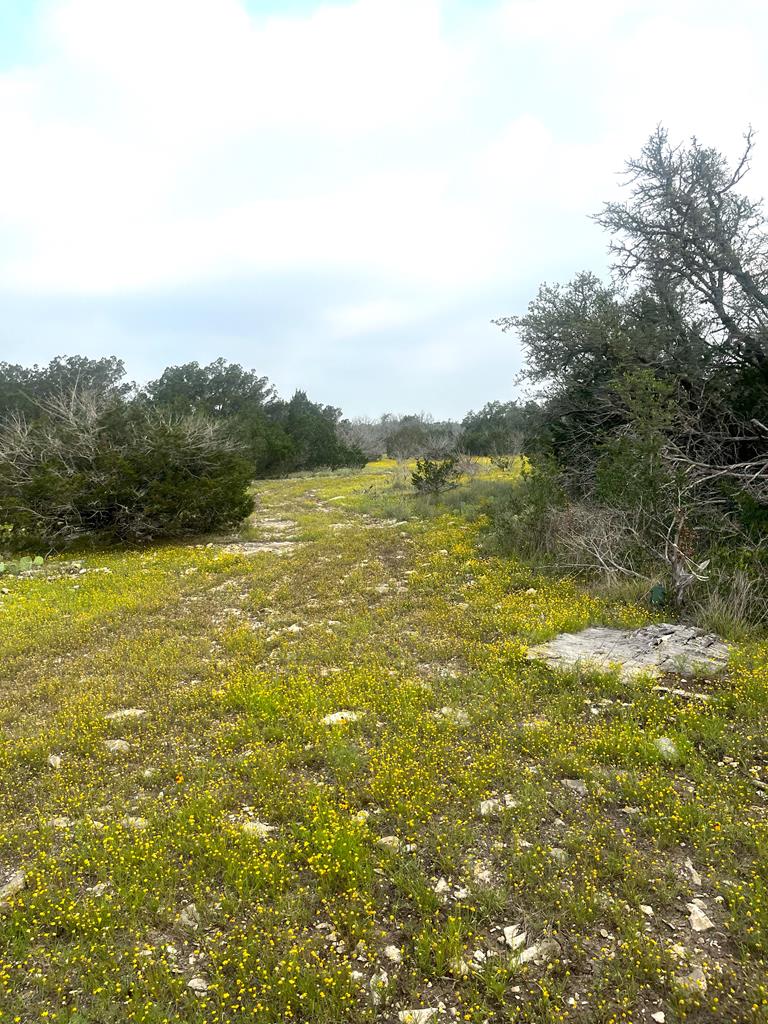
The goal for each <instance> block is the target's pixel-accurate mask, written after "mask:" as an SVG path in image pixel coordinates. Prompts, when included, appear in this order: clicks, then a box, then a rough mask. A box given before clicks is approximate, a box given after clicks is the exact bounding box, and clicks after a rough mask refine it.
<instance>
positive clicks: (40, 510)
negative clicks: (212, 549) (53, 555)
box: [0, 390, 252, 549]
mask: <svg viewBox="0 0 768 1024" xmlns="http://www.w3.org/2000/svg"><path fill="white" fill-rule="evenodd" d="M249 483H250V467H249V464H248V461H247V460H246V459H244V458H243V456H242V454H241V453H240V451H239V448H238V446H237V444H236V442H234V441H232V440H231V439H230V438H229V437H227V436H226V435H225V434H224V433H223V431H222V428H220V427H219V426H218V425H216V424H213V423H211V422H210V421H209V420H207V419H205V418H203V417H201V416H197V417H186V418H183V417H178V416H174V415H172V414H164V413H159V412H157V411H153V410H151V409H148V408H146V407H145V406H143V405H137V404H135V403H126V402H125V401H123V400H121V399H120V398H117V397H115V396H111V397H105V398H98V397H96V396H95V395H93V394H90V393H87V392H82V391H77V390H75V391H71V392H69V393H62V394H60V395H58V396H57V397H54V398H51V399H50V400H49V401H47V402H46V404H45V407H44V414H43V415H41V416H40V417H38V418H37V419H36V420H35V421H34V422H32V423H28V422H26V421H25V420H24V419H23V418H20V417H17V418H14V419H11V420H9V421H8V422H7V423H6V424H5V425H4V426H3V427H2V428H1V429H0V521H2V522H3V523H4V524H7V525H8V526H10V527H12V532H11V533H10V538H11V542H12V544H13V546H14V547H15V548H17V549H19V548H29V547H33V546H40V545H45V546H51V547H62V546H65V545H67V544H70V543H72V542H73V541H75V540H77V539H79V538H82V537H93V538H96V537H98V538H103V539H105V540H113V541H114V540H117V541H145V540H152V539H158V538H164V537H177V536H182V535H185V534H193V533H204V532H208V531H211V530H215V529H219V528H222V527H226V526H231V525H234V524H235V523H237V522H239V521H241V520H242V519H244V518H245V516H246V515H247V514H248V512H249V510H250V508H251V504H252V503H251V499H250V497H249V495H248V487H249Z"/></svg>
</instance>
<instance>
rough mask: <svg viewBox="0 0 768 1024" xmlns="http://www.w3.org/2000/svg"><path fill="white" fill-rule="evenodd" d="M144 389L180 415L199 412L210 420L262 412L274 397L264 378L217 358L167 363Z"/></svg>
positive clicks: (163, 405) (156, 400)
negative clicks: (200, 362)
mask: <svg viewBox="0 0 768 1024" xmlns="http://www.w3.org/2000/svg"><path fill="white" fill-rule="evenodd" d="M145 390H146V394H147V395H148V396H149V398H150V399H151V401H152V402H153V403H154V404H155V405H157V406H158V407H160V408H163V409H166V410H168V411H171V412H175V413H178V414H179V415H183V416H189V415H192V414H194V413H197V412H203V413H205V414H206V415H207V416H210V417H212V418H213V419H218V418H223V419H232V418H234V417H239V416H245V417H252V416H253V415H254V414H255V413H257V412H264V410H266V409H267V408H268V407H269V405H270V403H271V402H273V401H274V400H275V397H276V395H275V389H274V388H273V386H272V385H271V384H270V383H269V381H268V380H267V378H266V377H259V376H258V375H257V374H256V373H254V372H253V370H245V369H243V367H242V366H240V365H239V364H238V363H227V361H226V360H225V359H221V358H220V359H216V360H215V361H214V362H212V363H209V364H208V365H207V366H200V364H199V363H196V362H193V363H184V364H183V365H182V366H169V367H168V369H167V370H165V371H164V372H163V374H162V376H161V377H159V378H158V379H157V380H154V381H151V382H150V383H149V384H147V386H146V389H145Z"/></svg>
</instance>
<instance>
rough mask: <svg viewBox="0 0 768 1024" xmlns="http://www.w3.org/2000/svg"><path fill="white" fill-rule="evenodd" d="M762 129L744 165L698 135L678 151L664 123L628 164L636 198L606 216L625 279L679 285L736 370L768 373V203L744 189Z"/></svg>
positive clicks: (748, 146) (748, 144)
mask: <svg viewBox="0 0 768 1024" xmlns="http://www.w3.org/2000/svg"><path fill="white" fill-rule="evenodd" d="M753 145H754V133H753V132H752V130H751V129H750V130H749V131H748V132H747V133H746V135H745V147H744V150H743V152H742V154H741V157H740V159H739V160H738V161H737V163H736V166H735V168H731V167H729V165H728V162H727V161H726V159H725V157H724V156H723V155H722V154H721V153H719V152H718V151H717V150H715V149H712V148H708V147H704V146H702V145H701V144H700V143H699V142H698V140H697V139H695V138H693V139H692V140H691V143H690V145H689V146H688V147H687V148H686V147H684V146H672V145H670V143H669V139H668V135H667V132H666V130H665V129H664V128H662V127H659V128H657V130H656V131H655V132H654V134H653V135H651V137H650V139H649V140H648V142H647V143H646V144H645V146H644V147H643V149H642V152H641V154H640V156H639V157H638V158H637V159H633V160H630V161H628V163H627V165H626V173H627V177H628V183H629V186H630V197H629V199H628V200H627V201H626V202H623V203H606V204H605V206H604V208H603V211H602V212H601V213H600V214H598V215H597V217H596V220H597V222H598V223H599V224H601V225H602V226H603V227H604V228H606V229H607V230H608V231H609V232H611V234H612V239H611V247H610V248H611V252H612V253H613V255H614V257H615V269H616V271H617V273H618V275H619V277H620V278H621V279H622V280H629V281H633V282H636V283H640V284H641V285H644V286H646V287H647V288H648V289H649V290H651V291H652V292H657V291H659V289H668V288H671V289H673V290H675V291H676V292H677V294H678V296H679V300H680V301H681V303H682V305H683V306H684V307H685V309H686V311H687V313H688V315H689V317H692V318H694V319H696V320H697V323H698V324H699V325H700V327H703V329H704V331H705V332H706V337H707V340H708V343H709V344H710V345H711V346H712V347H713V348H714V349H716V351H717V354H718V356H719V358H720V360H721V361H722V362H724V363H726V364H731V363H736V364H741V365H747V366H750V367H752V368H755V369H757V370H758V371H761V372H763V373H765V369H766V361H767V360H768V233H766V223H765V217H764V214H763V210H762V204H761V203H759V202H754V201H753V200H751V199H749V198H748V197H747V196H746V195H744V194H742V193H739V192H738V191H737V187H738V185H739V184H740V183H741V181H742V180H743V178H744V175H745V174H746V173H747V171H748V170H749V163H750V156H751V153H752V149H753Z"/></svg>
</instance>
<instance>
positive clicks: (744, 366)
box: [495, 128, 768, 596]
mask: <svg viewBox="0 0 768 1024" xmlns="http://www.w3.org/2000/svg"><path fill="white" fill-rule="evenodd" d="M752 142H753V139H752V134H751V132H750V133H747V136H746V146H745V150H744V152H743V154H742V156H741V158H740V159H739V161H738V163H737V165H736V167H735V169H731V168H729V166H728V163H727V161H726V160H725V158H724V157H723V156H722V155H721V154H719V153H718V152H717V151H716V150H713V149H707V148H704V147H702V146H701V145H700V144H699V143H698V142H697V141H696V140H695V139H694V140H692V142H691V143H690V145H689V146H687V147H685V146H678V147H672V146H671V145H670V144H669V142H668V138H667V134H666V132H665V131H664V130H663V129H661V128H660V129H658V130H657V131H656V132H655V133H654V134H653V135H652V136H651V138H650V139H649V141H648V143H647V144H646V145H645V147H644V148H643V150H642V153H641V155H640V157H639V158H638V159H636V160H632V161H630V162H629V163H628V165H627V168H628V174H629V178H628V188H629V198H628V199H627V201H625V202H623V203H610V204H607V205H606V206H605V207H604V209H603V211H602V212H601V213H600V214H599V215H598V217H597V220H598V222H599V223H600V224H601V225H603V226H604V227H605V228H607V229H608V230H609V231H610V232H611V233H612V238H611V251H612V253H613V255H614V259H615V265H614V276H613V280H612V281H611V282H609V283H605V282H603V281H601V280H599V279H598V278H597V277H596V276H595V275H594V274H591V273H588V272H587V273H582V274H579V275H577V276H576V278H574V280H573V281H571V282H570V283H569V284H567V285H565V286H561V285H546V284H545V285H542V286H541V288H540V290H539V293H538V295H537V297H536V298H535V299H534V300H533V301H532V302H531V303H530V305H529V307H528V310H527V312H526V314H525V315H523V316H512V317H503V318H501V319H499V320H497V321H495V322H496V323H497V324H498V325H499V326H501V328H502V329H503V330H510V329H514V330H516V331H517V332H518V334H519V337H520V340H521V342H522V345H523V348H524V350H525V353H526V357H527V359H526V365H525V368H524V371H523V378H524V379H526V380H527V381H528V382H529V383H531V384H533V385H535V386H536V387H537V388H538V389H539V395H540V398H541V401H542V412H541V416H540V419H539V421H538V422H539V428H538V430H537V431H536V434H535V436H534V438H533V441H532V442H531V443H529V451H532V452H539V453H544V454H546V455H548V456H549V457H551V458H554V460H555V461H556V463H557V464H558V465H559V467H560V472H561V476H562V481H561V483H562V484H563V486H564V487H565V489H566V491H567V493H568V494H569V496H570V498H571V499H572V500H574V501H576V502H581V503H582V505H581V506H580V507H583V508H584V509H586V510H587V512H586V514H584V515H582V514H579V515H578V516H575V517H574V515H573V514H572V511H573V510H571V509H565V510H563V511H562V514H560V513H558V515H559V518H560V522H561V523H563V522H570V526H571V527H572V526H573V523H574V522H576V521H578V522H579V523H580V524H582V526H581V528H580V529H582V532H583V528H584V524H587V523H589V522H590V521H591V522H595V523H597V524H598V525H599V526H600V529H599V530H598V532H597V534H596V535H595V538H592V539H593V540H594V541H595V545H597V547H601V546H603V545H604V544H605V543H606V542H607V541H606V537H608V535H609V534H610V533H611V532H612V531H614V530H615V529H616V528H618V524H623V525H622V526H621V529H622V531H623V534H624V537H625V538H628V539H629V541H630V542H631V545H633V546H634V547H635V550H636V551H637V550H643V551H645V552H655V553H657V554H658V552H659V551H661V552H662V555H661V557H663V558H664V559H665V560H666V561H667V563H668V565H669V567H670V571H671V576H672V578H673V584H674V589H675V592H676V593H677V594H678V596H680V595H682V593H683V591H684V589H685V587H687V586H688V585H690V583H691V582H692V581H695V580H696V579H700V575H697V574H698V572H699V570H698V568H697V566H698V567H700V566H701V560H699V561H698V562H697V561H696V557H697V555H696V548H697V547H698V546H701V545H702V544H704V545H707V544H710V545H711V544H713V543H715V539H716V540H717V543H720V544H721V545H728V544H730V545H735V544H741V545H747V544H752V543H753V542H754V545H756V546H755V547H753V548H752V549H750V550H752V551H753V554H754V557H755V559H757V560H758V561H759V560H760V558H762V557H763V556H762V555H761V554H760V551H762V550H763V549H762V548H761V547H760V545H761V544H762V543H763V539H764V537H765V535H766V534H768V529H766V527H768V426H767V425H766V424H768V348H767V345H768V232H766V223H765V220H764V218H763V215H762V208H761V206H760V204H759V203H756V202H754V201H752V200H750V199H749V198H747V197H746V196H744V195H743V194H740V192H739V190H738V185H739V183H740V182H741V181H742V179H743V177H744V174H745V173H746V172H747V170H748V168H749V157H750V153H751V150H752ZM585 503H586V504H585ZM590 508H591V510H592V512H591V513H590V512H589V509H590ZM598 512H600V515H598V514H597V513H598ZM540 518H541V519H542V521H543V518H542V517H540ZM606 524H607V525H606ZM627 524H631V529H628V527H627ZM569 528H570V527H569ZM593 546H594V545H593ZM619 549H621V545H618V546H617V547H615V548H614V552H615V551H616V550H619ZM593 553H594V552H593ZM598 561H599V559H598ZM608 561H609V562H610V564H611V565H614V566H615V565H616V564H617V563H616V558H615V554H612V555H611V557H610V559H609V560H608ZM703 561H704V562H706V559H703Z"/></svg>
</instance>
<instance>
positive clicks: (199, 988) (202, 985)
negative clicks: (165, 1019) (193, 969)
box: [187, 978, 208, 996]
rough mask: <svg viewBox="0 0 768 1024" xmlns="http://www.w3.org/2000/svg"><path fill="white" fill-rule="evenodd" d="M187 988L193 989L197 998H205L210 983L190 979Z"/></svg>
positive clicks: (199, 979)
mask: <svg viewBox="0 0 768 1024" xmlns="http://www.w3.org/2000/svg"><path fill="white" fill-rule="evenodd" d="M187 988H191V989H192V991H193V992H194V993H195V995H196V996H203V995H205V993H206V992H207V991H208V982H207V981H206V980H205V978H190V980H189V981H188V982H187Z"/></svg>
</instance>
